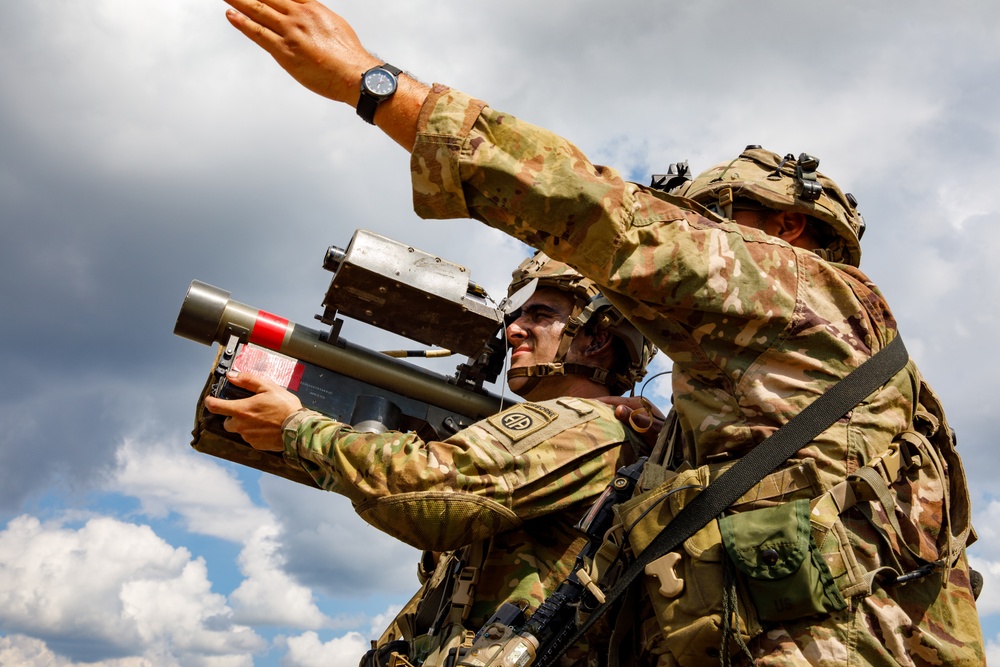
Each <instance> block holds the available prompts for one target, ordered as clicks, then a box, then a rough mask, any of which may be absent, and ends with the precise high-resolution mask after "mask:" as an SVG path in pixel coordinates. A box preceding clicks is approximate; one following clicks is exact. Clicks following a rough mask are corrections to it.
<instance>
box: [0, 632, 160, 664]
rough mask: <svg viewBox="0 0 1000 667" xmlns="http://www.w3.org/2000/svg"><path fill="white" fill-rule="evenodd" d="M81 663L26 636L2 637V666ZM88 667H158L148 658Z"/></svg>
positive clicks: (0, 638) (118, 659) (129, 659)
mask: <svg viewBox="0 0 1000 667" xmlns="http://www.w3.org/2000/svg"><path fill="white" fill-rule="evenodd" d="M78 664H79V663H74V662H73V661H72V660H69V659H67V658H64V657H63V656H61V655H59V654H57V653H54V652H53V651H52V649H50V648H49V647H48V646H47V645H46V644H45V642H43V641H42V640H40V639H35V638H34V637H27V636H25V635H10V636H7V637H0V665H5V666H9V667H75V666H76V665H78ZM86 667H158V665H157V663H155V662H154V661H152V660H149V659H147V658H139V657H134V658H113V659H110V660H100V661H97V662H88V663H87V665H86Z"/></svg>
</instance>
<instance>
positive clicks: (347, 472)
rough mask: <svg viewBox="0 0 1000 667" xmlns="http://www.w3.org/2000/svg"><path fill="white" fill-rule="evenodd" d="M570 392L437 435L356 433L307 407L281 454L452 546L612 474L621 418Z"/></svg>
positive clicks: (391, 526) (376, 513)
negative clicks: (423, 437) (426, 438)
mask: <svg viewBox="0 0 1000 667" xmlns="http://www.w3.org/2000/svg"><path fill="white" fill-rule="evenodd" d="M560 400H566V399H560ZM569 400H572V401H573V405H574V406H575V409H574V408H565V407H560V406H557V405H550V404H551V403H552V402H545V403H542V404H528V405H525V404H522V406H521V407H515V408H511V409H509V410H507V411H506V412H504V413H501V415H500V416H497V417H496V419H494V422H495V423H493V424H491V423H489V422H488V421H484V422H480V423H478V424H475V425H473V426H471V427H469V428H467V429H465V430H463V431H461V432H459V433H458V434H456V435H454V436H452V437H451V438H449V439H447V440H445V441H442V442H434V441H431V442H425V441H423V440H421V439H420V438H419V437H417V436H416V435H415V434H412V433H398V432H387V433H384V434H370V433H357V432H355V431H353V430H351V428H350V427H349V426H347V425H346V424H342V423H340V422H337V421H335V420H333V419H330V418H327V417H324V416H323V415H320V414H317V413H305V414H303V415H302V416H301V417H300V418H298V419H297V421H295V422H294V423H291V424H289V426H288V428H286V429H285V433H284V442H285V457H286V459H287V460H288V461H289V462H290V463H292V464H293V465H299V466H301V467H302V468H303V469H304V470H305V471H306V472H308V473H309V474H310V475H311V476H312V477H313V478H314V479H315V480H316V483H317V484H318V485H319V486H320V487H321V488H323V489H326V490H328V491H334V492H336V493H339V494H341V495H344V496H346V497H347V498H348V499H350V501H351V502H352V504H353V505H354V506H355V509H356V511H357V512H358V514H359V515H360V516H361V517H362V518H363V519H365V520H366V521H368V522H369V523H371V524H372V525H374V526H376V527H377V528H379V529H380V530H383V531H384V532H387V533H389V534H391V535H393V536H394V537H396V538H398V539H400V540H402V541H404V542H407V543H408V544H411V545H413V546H415V547H417V548H420V549H430V550H435V551H446V550H451V549H455V548H458V547H461V546H464V545H465V544H469V543H471V542H474V541H478V540H482V539H485V538H487V537H490V536H491V535H493V534H496V533H498V532H501V531H504V530H509V529H511V528H513V527H515V526H517V525H519V524H520V523H522V522H524V521H527V520H530V519H533V518H536V517H538V516H541V515H543V514H547V513H550V512H560V511H565V510H567V509H569V508H575V507H578V506H582V504H583V503H585V502H586V501H588V500H590V499H592V498H593V496H594V495H595V488H596V489H597V491H596V493H600V490H601V489H603V487H604V486H605V485H606V484H607V483H608V482H609V481H610V480H611V476H612V475H613V474H614V471H615V469H616V463H617V458H618V456H619V450H620V444H621V443H622V441H624V440H625V435H624V430H623V427H622V425H621V424H620V422H618V420H616V419H615V418H614V415H613V411H612V410H611V408H609V407H607V406H603V404H598V403H595V402H591V401H579V400H578V399H569ZM581 406H582V407H581ZM512 411H513V412H512ZM504 415H508V416H509V415H514V416H513V417H510V418H509V420H508V421H509V423H510V424H511V425H512V429H513V430H507V431H505V430H504V426H503V422H502V419H503V416H504ZM491 419H493V418H491ZM496 420H501V421H496ZM525 425H527V426H525ZM522 426H523V427H524V428H520V427H522ZM515 431H517V432H523V434H524V435H523V437H521V438H519V437H518V436H517V435H516V434H515Z"/></svg>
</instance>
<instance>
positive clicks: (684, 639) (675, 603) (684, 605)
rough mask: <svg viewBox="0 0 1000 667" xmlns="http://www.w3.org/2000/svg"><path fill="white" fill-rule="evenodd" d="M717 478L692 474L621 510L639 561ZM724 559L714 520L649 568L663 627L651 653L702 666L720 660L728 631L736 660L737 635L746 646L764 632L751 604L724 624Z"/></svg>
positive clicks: (701, 471) (649, 641)
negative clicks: (666, 653)
mask: <svg viewBox="0 0 1000 667" xmlns="http://www.w3.org/2000/svg"><path fill="white" fill-rule="evenodd" d="M711 476H712V475H711V473H710V472H709V469H708V467H707V466H703V467H701V468H697V469H694V470H688V471H686V472H682V473H679V474H678V475H677V476H676V477H674V478H673V479H671V480H668V481H667V482H665V483H663V484H661V485H660V486H659V487H657V488H656V489H653V490H652V491H649V492H647V493H643V494H641V495H639V496H636V497H635V498H633V499H631V500H629V501H627V502H625V503H622V504H621V505H618V506H616V508H615V512H616V513H617V515H618V519H619V522H620V523H621V524H622V527H623V530H624V534H625V535H626V537H627V540H628V545H629V546H630V547H631V549H632V550H633V552H634V554H635V555H636V556H638V555H639V554H641V553H642V552H643V550H645V548H646V547H647V546H649V544H650V543H651V542H652V541H653V539H654V538H655V537H656V535H657V534H658V533H659V532H660V531H661V530H663V527H664V526H666V525H667V524H669V523H670V521H672V520H673V518H674V517H675V516H676V515H677V513H678V512H680V510H681V509H682V508H683V507H684V506H685V505H686V504H687V503H688V502H690V501H691V499H693V498H694V497H695V496H696V495H698V493H700V492H701V490H702V489H703V488H704V487H706V486H708V484H709V481H710V478H711ZM724 557H725V551H724V548H723V546H722V535H721V533H720V532H719V524H718V522H717V521H714V520H713V521H711V522H709V523H708V524H707V525H705V526H704V527H703V528H702V529H701V530H699V531H698V532H697V533H695V534H694V535H693V536H692V537H691V538H689V539H688V540H686V541H685V542H684V545H683V548H682V549H680V550H678V551H675V552H671V553H668V554H666V555H665V556H663V557H662V558H660V559H658V560H656V561H653V562H652V563H651V564H650V565H649V566H647V567H646V576H645V578H644V585H645V587H646V591H647V593H648V596H649V599H650V601H651V602H652V605H653V609H654V611H655V612H656V619H657V623H658V624H659V628H657V630H656V632H648V631H647V632H646V634H647V637H646V638H645V643H646V649H647V650H648V651H650V652H652V653H657V654H659V653H664V652H667V651H669V653H670V654H672V655H673V657H674V658H675V659H676V660H677V662H678V663H679V664H680V665H681V666H682V667H695V666H701V665H704V664H706V661H713V662H714V661H718V660H719V658H720V655H719V651H720V646H721V645H722V637H723V635H724V634H726V628H727V627H731V632H732V634H731V635H730V641H729V650H730V654H731V655H734V654H735V653H736V652H737V651H738V650H739V643H738V641H737V640H736V636H735V634H736V633H737V632H738V633H739V635H740V637H741V639H742V641H743V642H744V643H745V642H748V641H750V639H752V638H753V637H755V636H756V635H758V634H759V633H760V632H761V630H762V628H761V626H760V623H759V622H758V620H757V616H756V613H755V612H754V610H753V608H752V607H751V606H749V605H747V604H739V605H736V606H737V608H736V609H735V610H734V616H735V618H731V619H729V622H728V623H727V621H726V619H725V618H724V613H725V612H724V609H723V595H722V591H723V590H724V588H725V581H724V571H723V567H722V562H723V558H724Z"/></svg>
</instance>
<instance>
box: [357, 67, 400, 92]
mask: <svg viewBox="0 0 1000 667" xmlns="http://www.w3.org/2000/svg"><path fill="white" fill-rule="evenodd" d="M365 88H367V89H368V90H369V91H371V92H372V93H374V94H375V95H378V96H379V97H385V96H387V95H391V94H392V93H393V91H394V90H396V78H395V77H394V76H392V75H391V74H389V72H386V71H385V70H384V69H373V70H370V71H369V72H368V73H367V74H365Z"/></svg>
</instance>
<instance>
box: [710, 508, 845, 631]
mask: <svg viewBox="0 0 1000 667" xmlns="http://www.w3.org/2000/svg"><path fill="white" fill-rule="evenodd" d="M719 530H720V531H721V534H722V543H723V544H724V545H725V548H726V553H727V554H728V556H729V558H730V559H731V560H732V562H733V563H734V564H735V565H736V568H737V570H738V571H739V572H741V573H742V574H743V575H744V581H745V583H746V587H747V590H748V591H749V593H750V597H751V599H752V600H753V603H754V607H755V608H756V610H757V614H758V616H759V618H760V620H762V621H789V620H793V619H797V618H802V617H803V616H810V615H813V614H825V613H830V612H834V611H839V610H841V609H844V608H845V607H846V606H847V603H846V602H845V601H844V598H843V597H842V596H841V594H840V591H839V590H838V589H837V585H836V584H835V583H834V580H833V575H832V574H831V573H830V568H829V567H827V564H826V561H824V560H823V557H822V556H821V555H820V554H819V550H818V549H817V548H816V543H815V541H814V540H813V533H812V527H811V525H810V522H809V501H808V500H805V499H803V500H796V501H792V502H788V503H785V504H783V505H777V506H775V507H766V508H763V509H758V510H751V511H748V512H741V513H739V514H733V515H730V516H726V517H723V518H721V519H720V520H719Z"/></svg>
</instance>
